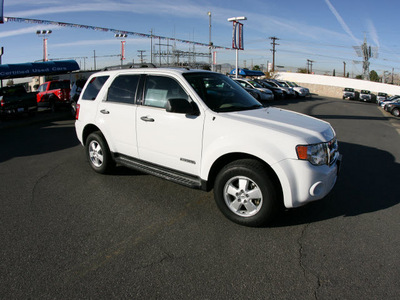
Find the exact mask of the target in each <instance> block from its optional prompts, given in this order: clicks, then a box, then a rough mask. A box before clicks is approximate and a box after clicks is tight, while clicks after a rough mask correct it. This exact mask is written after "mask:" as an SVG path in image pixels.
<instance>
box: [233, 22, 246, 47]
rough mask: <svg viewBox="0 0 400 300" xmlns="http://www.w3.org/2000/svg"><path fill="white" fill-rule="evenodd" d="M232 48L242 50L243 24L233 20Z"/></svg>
mask: <svg viewBox="0 0 400 300" xmlns="http://www.w3.org/2000/svg"><path fill="white" fill-rule="evenodd" d="M232 48H233V49H239V50H243V49H244V47H243V24H242V23H239V22H237V21H233V33H232Z"/></svg>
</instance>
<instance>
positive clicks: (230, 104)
mask: <svg viewBox="0 0 400 300" xmlns="http://www.w3.org/2000/svg"><path fill="white" fill-rule="evenodd" d="M183 76H184V77H185V78H186V80H187V81H188V82H189V84H190V85H191V86H192V87H193V89H194V90H195V91H196V92H197V94H198V95H199V96H200V98H201V99H202V100H203V101H204V103H205V104H206V105H207V106H208V107H209V108H210V109H211V110H213V111H215V112H232V111H241V110H250V109H258V108H262V105H261V104H260V102H258V101H257V100H256V99H254V98H253V96H251V95H250V94H249V93H248V92H246V90H245V89H243V88H242V87H240V86H239V85H238V84H237V83H236V82H235V81H234V80H232V79H231V78H229V77H227V76H225V75H222V74H215V73H207V72H199V73H186V74H183Z"/></svg>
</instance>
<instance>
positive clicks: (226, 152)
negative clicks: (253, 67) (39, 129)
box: [75, 68, 341, 226]
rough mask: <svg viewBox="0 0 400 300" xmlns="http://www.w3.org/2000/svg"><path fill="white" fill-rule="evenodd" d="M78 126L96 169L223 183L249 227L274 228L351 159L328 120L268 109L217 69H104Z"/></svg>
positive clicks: (324, 189)
mask: <svg viewBox="0 0 400 300" xmlns="http://www.w3.org/2000/svg"><path fill="white" fill-rule="evenodd" d="M75 128H76V134H77V137H78V139H79V141H80V143H81V144H82V145H83V146H84V147H85V153H86V156H87V158H88V162H89V165H90V167H91V168H92V169H93V170H94V171H95V172H98V173H108V172H110V171H111V170H112V168H113V167H114V166H115V164H116V163H118V164H120V165H122V166H126V167H130V168H133V169H138V170H141V171H142V172H145V173H148V174H152V175H155V176H159V177H161V178H164V179H167V180H170V181H173V182H175V183H179V184H182V185H185V186H188V187H191V188H196V189H201V190H205V191H210V190H212V189H213V190H214V198H215V201H216V204H217V207H218V208H219V209H220V210H221V212H222V213H223V214H224V215H225V216H226V217H227V218H229V219H230V220H232V221H233V222H236V223H239V224H242V225H246V226H263V225H265V224H267V223H268V222H270V221H271V220H272V218H273V217H274V216H276V215H277V212H278V211H279V209H280V207H281V206H284V207H286V208H293V207H298V206H301V205H304V204H306V203H308V202H311V201H314V200H319V199H322V198H324V197H325V196H326V195H327V194H328V193H329V192H330V191H331V189H332V188H333V186H334V185H335V182H336V179H337V174H338V170H339V164H340V161H341V155H340V154H339V151H338V142H337V139H336V134H335V131H334V129H333V128H332V127H331V125H330V124H329V123H328V122H326V121H322V120H318V119H316V118H314V117H309V116H306V115H303V114H299V113H297V112H291V111H288V110H284V109H280V108H275V107H271V106H270V107H263V106H262V105H261V104H260V103H259V102H258V101H257V100H255V99H254V98H253V97H252V96H250V95H249V94H248V93H247V92H246V91H245V90H243V89H242V88H241V87H239V86H238V84H237V83H235V82H234V81H233V80H232V79H230V78H229V77H227V76H225V75H222V74H219V73H213V72H209V71H199V70H187V69H167V68H165V69H164V68H163V69H153V68H145V69H125V70H114V71H104V72H99V73H95V74H93V75H91V76H90V77H89V79H88V81H87V83H86V85H85V87H84V89H83V91H82V93H81V96H80V97H79V100H78V110H77V117H76V122H75ZM137 188H140V187H137ZM110 201H112V198H110ZM176 201H179V199H177V200H176Z"/></svg>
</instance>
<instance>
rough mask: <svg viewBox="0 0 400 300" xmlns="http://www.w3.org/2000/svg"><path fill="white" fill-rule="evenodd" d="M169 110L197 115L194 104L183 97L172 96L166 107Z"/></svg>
mask: <svg viewBox="0 0 400 300" xmlns="http://www.w3.org/2000/svg"><path fill="white" fill-rule="evenodd" d="M165 109H166V110H167V112H171V113H178V114H187V115H197V114H198V113H197V112H196V109H195V108H194V106H193V105H192V104H191V103H190V102H189V101H188V100H186V99H183V98H172V99H168V101H167V106H166V108H165Z"/></svg>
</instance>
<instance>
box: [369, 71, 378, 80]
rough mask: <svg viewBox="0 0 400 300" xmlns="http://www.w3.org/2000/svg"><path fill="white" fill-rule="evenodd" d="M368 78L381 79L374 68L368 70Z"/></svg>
mask: <svg viewBox="0 0 400 300" xmlns="http://www.w3.org/2000/svg"><path fill="white" fill-rule="evenodd" d="M369 80H371V81H375V82H379V81H381V79H380V78H379V75H378V73H376V71H375V70H372V71H371V72H369Z"/></svg>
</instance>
